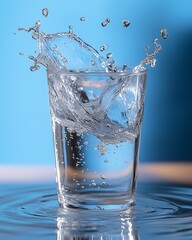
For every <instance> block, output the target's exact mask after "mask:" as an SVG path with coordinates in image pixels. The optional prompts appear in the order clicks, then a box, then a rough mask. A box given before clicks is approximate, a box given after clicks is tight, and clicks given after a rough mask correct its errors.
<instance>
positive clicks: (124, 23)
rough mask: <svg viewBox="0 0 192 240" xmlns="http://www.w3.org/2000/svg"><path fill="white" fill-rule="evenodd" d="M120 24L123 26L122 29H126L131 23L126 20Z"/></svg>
mask: <svg viewBox="0 0 192 240" xmlns="http://www.w3.org/2000/svg"><path fill="white" fill-rule="evenodd" d="M122 24H123V27H124V28H127V27H129V26H130V24H131V22H130V21H128V20H123V21H122Z"/></svg>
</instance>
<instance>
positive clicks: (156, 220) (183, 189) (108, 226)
mask: <svg viewBox="0 0 192 240" xmlns="http://www.w3.org/2000/svg"><path fill="white" fill-rule="evenodd" d="M0 189H1V198H0V239H10V240H12V239H20V240H24V239H28V240H30V239H35V240H40V239H41V240H44V239H46V240H52V239H54V240H55V239H57V240H62V239H85V238H86V239H139V238H140V239H144V240H145V239H157V240H158V239H164V240H166V239H167V240H168V239H174V240H177V239H178V240H179V239H182V240H186V239H191V236H192V229H191V222H192V206H191V197H192V190H191V187H190V186H176V185H170V184H165V183H164V184H160V183H156V184H151V183H142V184H141V183H140V184H139V185H138V194H137V205H136V206H135V207H134V208H132V209H131V210H130V211H129V212H126V213H125V212H121V213H120V212H118V211H113V212H111V211H106V210H102V209H101V208H98V209H95V210H91V211H90V210H81V211H77V210H76V209H66V210H62V209H60V208H59V207H58V203H57V196H56V190H55V184H49V185H48V184H44V185H42V184H41V185H40V184H39V185H38V184H35V185H29V184H28V185H24V184H20V185H15V186H14V185H6V184H4V185H0Z"/></svg>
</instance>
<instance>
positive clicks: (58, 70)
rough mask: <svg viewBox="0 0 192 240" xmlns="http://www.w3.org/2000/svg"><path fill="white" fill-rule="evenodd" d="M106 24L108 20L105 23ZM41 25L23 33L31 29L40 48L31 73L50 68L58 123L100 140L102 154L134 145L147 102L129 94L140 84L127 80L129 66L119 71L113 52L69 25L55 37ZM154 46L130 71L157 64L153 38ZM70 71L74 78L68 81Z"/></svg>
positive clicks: (157, 47)
mask: <svg viewBox="0 0 192 240" xmlns="http://www.w3.org/2000/svg"><path fill="white" fill-rule="evenodd" d="M106 22H110V20H107V19H106ZM39 27H40V21H38V22H37V23H36V24H35V26H33V27H31V28H29V29H25V28H19V30H23V31H26V32H31V31H32V37H33V38H34V39H35V40H37V42H38V44H39V55H38V56H37V57H34V56H30V57H29V59H30V60H32V61H33V62H34V65H33V66H32V67H30V70H31V71H35V70H38V69H39V68H40V64H41V65H44V66H45V67H46V68H47V72H48V79H49V81H48V83H49V91H50V96H51V97H50V104H51V109H52V110H51V112H52V117H53V118H54V120H55V121H57V122H58V123H60V124H61V125H62V126H66V127H67V128H68V131H69V132H74V131H75V132H77V133H78V134H82V133H85V132H88V133H92V134H94V135H95V136H96V137H98V138H99V139H100V140H101V142H102V143H101V144H100V145H98V150H99V151H100V153H101V155H104V154H105V147H104V146H103V145H102V144H103V143H104V144H108V143H117V142H123V141H131V142H132V141H134V139H135V138H136V137H137V136H138V133H139V129H140V122H141V119H142V112H143V110H142V109H143V101H144V99H143V97H142V96H139V97H138V98H137V96H136V95H137V94H138V92H134V91H133V90H131V89H134V88H135V87H136V86H135V85H134V84H135V81H134V80H132V78H133V79H134V74H133V76H132V75H130V76H129V75H128V74H127V72H126V71H128V70H129V69H128V66H127V64H124V65H123V66H121V67H117V65H116V62H115V61H114V60H113V59H112V53H107V55H106V56H105V57H102V56H101V55H100V54H99V53H98V51H97V50H95V49H94V48H93V47H92V46H90V45H89V44H87V43H86V42H84V41H83V40H82V39H80V38H79V37H78V36H77V35H75V33H74V32H73V29H72V26H69V31H68V32H62V33H56V34H45V33H43V32H40V31H39ZM154 46H155V48H154V50H153V51H152V52H149V47H148V48H147V49H146V57H145V59H143V60H142V61H141V62H140V63H139V64H138V65H137V66H135V67H134V68H131V69H130V70H129V71H130V73H131V72H133V73H137V72H140V71H143V70H144V67H145V66H146V65H150V66H151V67H154V66H155V63H156V59H155V57H156V54H157V53H158V52H159V51H160V50H161V45H160V44H159V43H158V39H154ZM107 48H108V44H105V45H103V46H101V47H100V50H102V51H104V50H105V49H107ZM102 51H101V52H102ZM77 72H80V73H82V72H87V73H88V72H95V73H97V72H98V73H100V72H103V73H105V72H106V73H108V75H106V76H105V74H104V75H99V76H100V77H98V79H95V80H94V81H92V80H91V79H90V81H88V79H86V78H85V76H83V75H82V76H81V75H77V74H75V73H77ZM66 73H70V74H72V73H74V75H73V74H72V75H69V76H68V77H66V75H65V74H66ZM109 73H111V75H110V74H109ZM114 73H122V74H123V73H125V75H122V76H119V75H118V74H117V75H115V74H114ZM101 76H102V77H101ZM131 76H132V77H131ZM139 88H140V89H138V91H140V92H142V91H143V88H144V85H143V80H142V82H141V83H140V86H139ZM132 91H133V92H132ZM128 93H129V94H128ZM127 94H128V95H127ZM116 101H117V103H116V104H118V106H120V108H121V110H122V112H124V111H129V112H127V113H126V115H125V117H122V114H121V113H118V114H120V115H119V116H118V114H114V113H113V112H112V110H111V109H112V108H113V103H114V102H116ZM129 105H130V107H129V108H127V106H129ZM114 109H116V107H115V108H114Z"/></svg>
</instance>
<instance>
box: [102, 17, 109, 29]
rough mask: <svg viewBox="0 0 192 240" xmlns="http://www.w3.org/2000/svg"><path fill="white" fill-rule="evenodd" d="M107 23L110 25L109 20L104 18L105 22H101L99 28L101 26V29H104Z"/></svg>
mask: <svg viewBox="0 0 192 240" xmlns="http://www.w3.org/2000/svg"><path fill="white" fill-rule="evenodd" d="M109 23H110V19H109V18H106V19H105V21H103V22H102V23H101V26H102V27H106V26H107V25H108V24H109Z"/></svg>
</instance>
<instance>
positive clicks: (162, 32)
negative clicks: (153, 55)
mask: <svg viewBox="0 0 192 240" xmlns="http://www.w3.org/2000/svg"><path fill="white" fill-rule="evenodd" d="M160 34H161V37H162V38H163V39H164V40H166V39H167V38H168V31H167V29H161V31H160Z"/></svg>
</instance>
